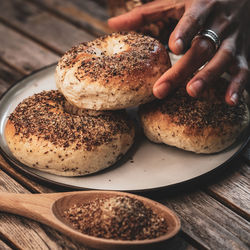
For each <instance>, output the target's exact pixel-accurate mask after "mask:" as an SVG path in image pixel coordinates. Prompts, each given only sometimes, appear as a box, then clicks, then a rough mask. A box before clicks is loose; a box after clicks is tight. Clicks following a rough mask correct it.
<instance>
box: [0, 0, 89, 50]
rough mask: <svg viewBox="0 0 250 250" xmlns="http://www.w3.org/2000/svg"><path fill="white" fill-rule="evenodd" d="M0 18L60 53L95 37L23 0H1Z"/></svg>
mask: <svg viewBox="0 0 250 250" xmlns="http://www.w3.org/2000/svg"><path fill="white" fill-rule="evenodd" d="M0 20H2V21H3V22H4V23H6V24H8V25H10V26H11V27H14V28H15V29H17V30H19V31H20V32H22V33H24V34H25V35H27V36H29V37H31V38H32V39H34V40H35V41H38V42H39V43H41V44H43V45H44V46H46V47H48V48H50V49H51V50H53V51H56V52H57V53H59V54H62V53H64V52H65V51H66V50H68V49H69V48H71V47H72V46H73V45H76V44H79V43H80V42H86V41H89V40H93V39H94V36H92V35H90V34H89V33H87V32H85V31H83V30H81V29H78V28H76V27H75V26H73V25H71V24H70V23H68V22H66V21H64V20H62V19H60V18H57V17H55V16H54V15H52V14H50V13H48V12H47V11H45V10H44V9H41V8H38V7H37V6H36V5H34V4H31V3H29V2H24V1H23V0H12V1H1V2H0Z"/></svg>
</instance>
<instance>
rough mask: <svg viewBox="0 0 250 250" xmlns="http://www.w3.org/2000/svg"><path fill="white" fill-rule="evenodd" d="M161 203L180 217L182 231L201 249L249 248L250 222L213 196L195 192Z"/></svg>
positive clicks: (163, 200)
mask: <svg viewBox="0 0 250 250" xmlns="http://www.w3.org/2000/svg"><path fill="white" fill-rule="evenodd" d="M166 195H167V194H165V196H166ZM161 202H162V203H163V204H165V205H167V206H168V207H170V208H171V209H173V210H174V211H175V212H176V213H177V214H178V215H179V216H180V218H181V222H182V230H183V232H184V233H186V234H187V237H190V238H191V239H193V240H195V241H196V242H197V243H199V244H200V247H201V248H205V249H228V250H229V249H230V250H232V249H235V250H236V249H237V250H238V249H249V247H250V239H249V235H250V222H248V221H247V220H245V219H244V218H242V217H240V216H239V215H237V214H235V213H234V212H233V211H231V210H230V209H229V208H227V207H225V206H223V205H222V204H221V203H219V202H218V201H216V200H215V199H213V198H212V197H211V196H209V195H207V194H205V193H203V192H200V191H195V192H192V193H189V194H188V193H185V194H183V195H179V196H178V197H176V198H174V197H173V198H168V199H164V198H162V199H161Z"/></svg>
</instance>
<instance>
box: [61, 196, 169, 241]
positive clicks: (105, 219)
mask: <svg viewBox="0 0 250 250" xmlns="http://www.w3.org/2000/svg"><path fill="white" fill-rule="evenodd" d="M64 217H65V219H66V221H68V222H69V224H70V225H72V227H73V228H74V229H76V230H78V231H80V232H82V233H84V234H88V235H91V236H95V237H99V238H105V239H116V240H145V239H153V238H157V237H159V236H162V235H164V234H165V233H166V232H167V230H168V226H167V223H166V220H165V219H164V218H163V217H160V216H159V215H157V214H155V213H154V212H153V211H152V209H151V208H149V207H147V206H145V205H144V204H143V202H141V201H139V200H137V199H134V198H131V197H128V196H116V197H111V198H103V199H95V200H93V201H90V202H88V203H85V204H80V205H79V204H75V205H74V206H72V207H70V208H69V209H67V210H65V211H64Z"/></svg>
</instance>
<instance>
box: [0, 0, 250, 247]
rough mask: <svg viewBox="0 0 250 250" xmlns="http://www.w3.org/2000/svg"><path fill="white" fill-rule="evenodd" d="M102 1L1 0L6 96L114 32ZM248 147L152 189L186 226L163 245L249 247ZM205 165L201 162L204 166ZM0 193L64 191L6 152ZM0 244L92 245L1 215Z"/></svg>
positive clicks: (0, 76)
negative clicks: (204, 171)
mask: <svg viewBox="0 0 250 250" xmlns="http://www.w3.org/2000/svg"><path fill="white" fill-rule="evenodd" d="M107 18H108V14H107V10H106V5H105V1H104V0H99V1H97V0H92V1H91V0H1V1H0V45H1V46H0V94H3V93H4V92H5V91H6V90H7V89H8V87H10V86H11V85H12V84H13V83H14V82H15V81H17V80H18V79H20V78H21V77H23V76H25V75H28V74H29V73H31V72H32V71H34V70H36V69H39V68H41V67H43V66H45V65H48V64H51V63H53V62H56V61H57V60H58V58H59V57H60V56H61V55H62V53H64V51H65V50H67V49H68V48H70V47H71V46H72V45H74V44H77V43H79V42H83V41H87V40H91V39H93V38H95V37H96V36H99V35H101V34H104V33H107V32H109V30H108V28H107V26H106V19H107ZM249 165H250V145H249V146H248V147H247V149H246V150H245V151H244V152H243V153H242V154H241V155H240V156H239V157H238V158H237V159H236V160H234V161H233V162H232V163H231V164H230V165H228V166H226V167H225V168H223V169H218V170H216V171H215V172H213V173H212V174H210V175H208V176H205V177H204V178H200V179H198V180H197V181H194V182H191V183H188V184H185V185H181V186H180V187H178V188H177V189H176V188H175V189H170V190H169V189H168V190H165V191H161V192H154V193H149V194H143V195H146V196H148V197H150V198H152V199H155V200H157V201H159V202H161V203H163V204H165V205H167V206H168V207H170V208H172V209H173V210H174V211H175V212H176V213H177V214H178V215H179V217H180V218H181V222H182V229H181V232H180V233H179V234H178V235H177V236H176V237H175V238H174V239H173V240H171V241H170V242H168V243H166V244H165V246H164V247H163V248H162V249H166V248H168V249H249V247H250V222H249V219H250V195H249V194H250V182H249V179H250V178H249V177H250V167H249ZM201 167H202V166H201ZM0 191H1V192H3V191H4V192H6V191H7V192H15V193H30V192H31V193H49V192H58V191H65V190H62V189H60V188H57V187H48V186H47V185H45V184H42V183H38V182H37V181H34V180H31V179H30V178H29V177H27V176H25V175H23V174H22V173H20V172H18V171H17V170H16V169H15V168H13V167H12V166H10V165H9V164H7V163H6V161H5V160H4V159H3V158H2V157H1V156H0ZM0 249H53V250H55V249H86V248H85V247H84V246H83V245H80V244H78V243H77V242H74V241H72V240H71V239H69V238H67V236H65V235H62V234H60V233H58V232H57V231H55V230H53V229H51V228H50V227H48V226H44V225H41V224H39V223H37V222H34V221H32V220H29V219H25V218H22V217H19V216H15V215H11V214H7V213H0Z"/></svg>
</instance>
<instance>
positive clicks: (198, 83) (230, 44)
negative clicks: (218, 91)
mask: <svg viewBox="0 0 250 250" xmlns="http://www.w3.org/2000/svg"><path fill="white" fill-rule="evenodd" d="M235 53H236V49H235V44H234V39H227V40H224V41H223V43H222V45H221V47H220V48H219V50H218V51H217V53H216V54H215V56H214V57H213V58H212V59H211V60H210V61H209V63H207V65H206V66H205V67H204V68H203V69H202V70H200V71H199V72H198V73H197V74H196V75H195V76H194V77H193V78H192V79H191V80H190V81H189V82H188V84H187V87H186V89H187V92H188V94H189V95H190V96H192V97H197V96H199V95H200V94H201V93H202V91H203V90H204V89H205V88H208V87H209V85H211V84H214V82H215V80H216V79H218V78H219V77H220V76H221V75H222V74H223V73H224V72H225V71H226V70H227V69H228V68H229V66H230V64H231V63H232V61H233V60H234V58H235Z"/></svg>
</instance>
